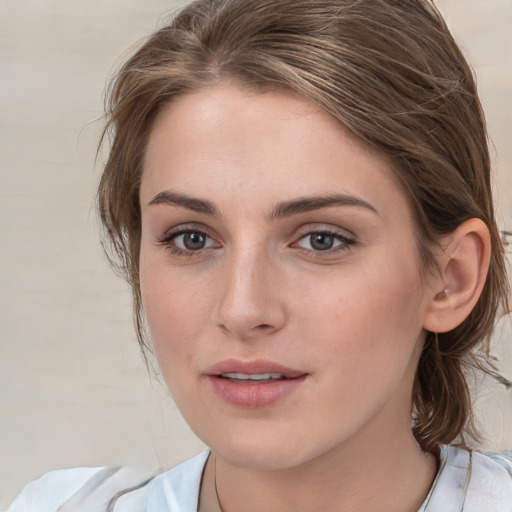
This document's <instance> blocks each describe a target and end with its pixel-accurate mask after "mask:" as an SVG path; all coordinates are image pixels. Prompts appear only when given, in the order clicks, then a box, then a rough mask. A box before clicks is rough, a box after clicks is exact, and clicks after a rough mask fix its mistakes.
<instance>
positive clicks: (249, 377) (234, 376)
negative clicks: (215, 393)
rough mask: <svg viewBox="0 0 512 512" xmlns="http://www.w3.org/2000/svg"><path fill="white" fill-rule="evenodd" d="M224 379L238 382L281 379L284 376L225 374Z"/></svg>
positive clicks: (271, 374) (275, 374)
mask: <svg viewBox="0 0 512 512" xmlns="http://www.w3.org/2000/svg"><path fill="white" fill-rule="evenodd" d="M222 376H223V377H226V378H227V379H237V380H268V379H280V378H281V377H282V374H280V373H251V374H247V373H223V374H222Z"/></svg>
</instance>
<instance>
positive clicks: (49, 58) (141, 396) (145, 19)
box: [0, 0, 512, 510]
mask: <svg viewBox="0 0 512 512" xmlns="http://www.w3.org/2000/svg"><path fill="white" fill-rule="evenodd" d="M181 3H182V4H183V3H184V2H181ZM176 5H179V3H177V2H168V1H163V0H145V1H144V2H136V1H133V0H122V1H121V0H94V1H93V0H90V1H85V0H82V1H80V0H66V1H64V0H60V1H58V0H47V1H45V2H39V1H35V0H32V1H30V0H16V1H14V0H11V1H5V0H4V1H0V329H1V330H0V336H1V337H0V339H1V344H0V379H1V380H0V397H1V408H2V409H1V410H2V421H1V426H0V439H1V445H0V453H1V455H0V510H4V509H5V508H6V506H7V503H8V502H10V500H11V499H12V498H13V497H14V495H15V494H16V493H17V492H18V491H19V490H20V488H21V487H22V486H23V485H24V484H25V483H26V482H27V481H28V480H30V479H33V478H35V477H37V476H39V475H40V474H41V473H43V472H45V471H49V470H51V469H56V468H62V467H70V466H79V465H105V464H113V463H144V464H148V465H150V466H153V467H158V466H160V465H161V466H163V467H169V466H172V465H174V464H176V463H177V462H180V461H182V460H184V459H186V458H188V457H189V456H191V455H193V454H194V453H196V452H198V451H199V450H201V449H202V445H201V443H200V442H199V441H198V440H197V439H195V437H194V436H193V435H192V434H191V433H190V432H189V430H188V428H187V426H186V425H185V424H184V422H183V420H182V419H181V417H180V416H179V413H178V412H177V411H176V408H175V406H174V405H173V404H172V401H171V400H170V399H169V398H168V397H167V393H166V391H165V389H164V388H163V386H162V385H161V384H159V383H158V382H157V381H156V380H153V381H151V380H150V378H149V377H148V374H147V372H146V368H145V366H144V363H143V362H142V359H141V357H140V354H139V350H138V347H137V343H136V339H135V335H134V333H133V329H132V322H131V305H130V294H129V290H128V288H127V286H126V285H125V284H124V283H123V282H122V281H121V280H120V279H118V278H116V277H115V276H114V275H113V273H112V272H111V270H110V268H109V267H108V264H107V262H106V259H105V257H104V256H103V254H102V251H101V247H100V244H99V241H98V227H97V221H96V217H95V213H94V199H93V196H94V190H95V186H96V184H97V182H98V178H99V174H100V171H101V159H100V162H99V164H97V165H96V166H95V151H96V143H97V140H98V137H99V133H100V130H101V127H102V125H101V121H98V118H100V117H101V114H102V92H103V89H104V86H105V80H106V77H107V75H108V74H109V73H110V72H111V70H112V68H113V66H114V67H115V65H116V63H117V64H119V62H121V60H120V59H119V57H120V55H121V54H123V53H124V54H125V55H126V54H127V53H126V52H128V53H129V52H130V48H133V46H134V44H135V43H136V42H137V41H138V40H139V39H140V38H141V37H145V36H147V35H148V34H150V33H151V31H152V30H153V29H154V28H155V27H156V26H157V25H158V26H160V25H162V24H163V23H164V21H165V19H166V17H165V13H167V14H168V13H169V12H172V10H173V9H175V6H176ZM438 5H439V6H440V8H441V9H442V10H443V12H445V13H446V16H447V21H448V23H449V25H450V26H451V27H452V29H453V31H454V32H455V35H456V37H457V39H458V40H459V41H460V42H461V44H462V47H463V48H464V50H465V51H466V52H467V53H468V54H469V55H470V61H471V63H472V64H473V66H474V67H475V69H476V72H477V75H478V80H479V87H480V91H481V95H482V99H483V102H484V107H485V109H486V112H487V117H488V123H489V129H490V133H491V137H492V139H493V142H494V149H493V156H494V167H495V169H496V180H495V183H496V190H497V192H498V203H499V207H500V211H501V218H502V226H503V228H504V229H507V228H508V229H512V172H511V165H512V144H511V143H510V139H511V136H512V35H511V34H512V32H510V24H511V22H512V1H511V0H485V1H484V0H442V1H441V0H440V1H439V2H438ZM163 14H164V15H163ZM503 325H504V326H503V328H502V329H500V331H499V332H498V334H497V335H496V337H495V353H496V355H497V356H498V357H500V359H501V360H502V362H503V366H502V373H503V374H504V375H506V376H508V378H512V348H511V345H512V344H511V343H510V335H509V333H510V328H509V326H508V323H507V322H505V323H504V324H503ZM477 408H478V410H479V418H480V421H481V422H482V424H483V425H484V431H485V432H486V434H487V436H488V439H487V441H486V444H485V445H486V446H487V447H489V448H494V449H499V448H507V447H508V448H512V391H506V390H505V388H504V387H503V386H500V385H498V384H496V383H494V382H491V381H489V380H486V381H485V382H484V383H483V385H481V386H480V388H479V391H478V395H477Z"/></svg>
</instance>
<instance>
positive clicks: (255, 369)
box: [207, 359, 309, 409]
mask: <svg viewBox="0 0 512 512" xmlns="http://www.w3.org/2000/svg"><path fill="white" fill-rule="evenodd" d="M308 375H309V373H307V372H303V371H300V370H295V369H292V368H287V367H285V366H282V365H280V364H278V363H275V362H272V361H267V360H254V361H239V360H234V359H230V360H226V361H222V362H221V363H218V364H217V365H215V366H213V367H212V368H211V369H210V370H209V371H208V372H207V376H208V377H209V381H210V382H211V384H212V388H213V391H214V393H215V394H216V395H217V396H218V397H220V398H221V399H222V400H223V401H224V402H227V403H228V404H230V405H234V406H236V407H241V408H246V409H247V408H260V407H266V406H269V405H272V404H275V403H277V402H279V401H281V400H284V399H285V398H286V397H287V396H288V395H290V394H292V393H294V392H295V391H298V390H299V389H300V387H301V385H302V383H303V382H304V381H305V380H306V378H307V376H308Z"/></svg>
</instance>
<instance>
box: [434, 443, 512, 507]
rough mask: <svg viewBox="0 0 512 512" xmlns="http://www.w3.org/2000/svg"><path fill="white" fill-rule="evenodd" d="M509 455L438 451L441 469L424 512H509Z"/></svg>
mask: <svg viewBox="0 0 512 512" xmlns="http://www.w3.org/2000/svg"><path fill="white" fill-rule="evenodd" d="M509 471H512V458H511V457H510V453H509V452H503V453H488V454H484V453H480V452H477V451H470V450H465V449H462V448H458V447H454V446H444V447H442V450H441V467H440V470H439V474H438V477H437V479H436V482H435V483H434V486H433V490H432V492H431V496H430V498H429V500H428V506H427V507H425V509H424V510H425V511H426V512H452V511H453V512H458V511H460V510H464V512H512V475H511V473H509Z"/></svg>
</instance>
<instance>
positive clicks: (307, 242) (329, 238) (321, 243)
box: [296, 231, 355, 252]
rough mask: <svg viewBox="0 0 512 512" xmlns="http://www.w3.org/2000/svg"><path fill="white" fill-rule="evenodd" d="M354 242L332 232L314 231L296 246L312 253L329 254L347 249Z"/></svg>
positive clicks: (302, 238) (301, 239)
mask: <svg viewBox="0 0 512 512" xmlns="http://www.w3.org/2000/svg"><path fill="white" fill-rule="evenodd" d="M354 243H355V242H354V240H352V239H350V238H348V237H346V236H343V235H341V234H339V233H333V232H331V231H312V232H309V233H307V234H306V235H304V236H302V237H301V238H300V239H299V240H298V242H297V243H296V245H297V246H298V247H300V248H302V249H305V250H306V251H310V252H329V251H336V250H341V249H346V248H348V247H349V246H350V245H352V244H354Z"/></svg>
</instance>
